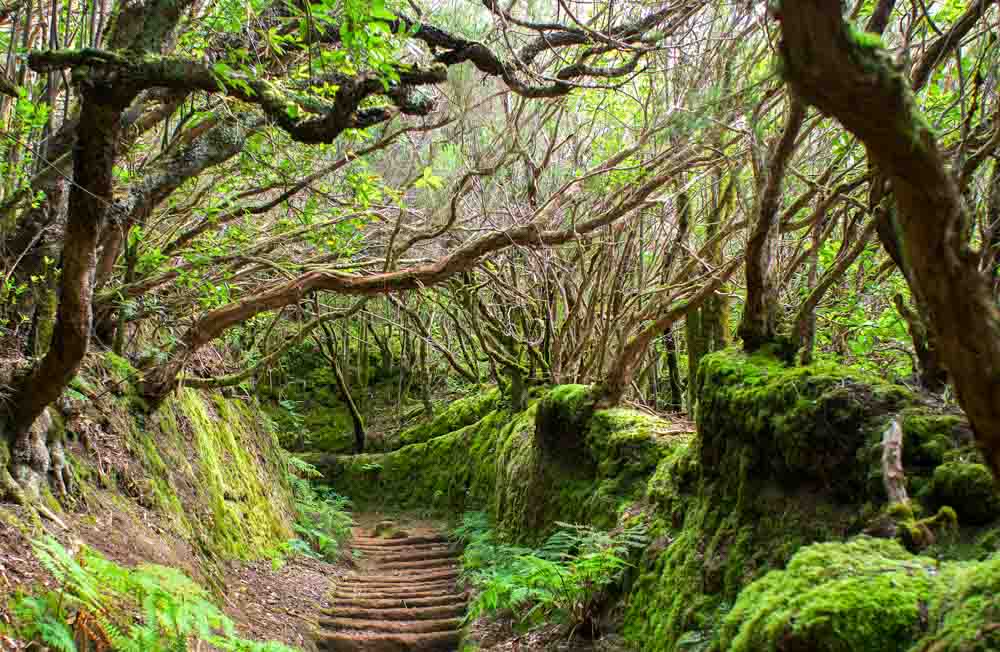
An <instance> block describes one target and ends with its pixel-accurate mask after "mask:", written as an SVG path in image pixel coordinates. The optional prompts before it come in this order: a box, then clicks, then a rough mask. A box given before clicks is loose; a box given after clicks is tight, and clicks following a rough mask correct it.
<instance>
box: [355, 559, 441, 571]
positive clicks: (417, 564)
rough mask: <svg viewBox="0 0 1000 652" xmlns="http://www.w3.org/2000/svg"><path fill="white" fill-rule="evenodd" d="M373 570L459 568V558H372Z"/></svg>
mask: <svg viewBox="0 0 1000 652" xmlns="http://www.w3.org/2000/svg"><path fill="white" fill-rule="evenodd" d="M371 568H372V570H375V571H377V572H383V571H404V570H458V560H457V559H454V558H452V559H418V560H416V561H388V559H387V560H386V561H382V560H372V562H371Z"/></svg>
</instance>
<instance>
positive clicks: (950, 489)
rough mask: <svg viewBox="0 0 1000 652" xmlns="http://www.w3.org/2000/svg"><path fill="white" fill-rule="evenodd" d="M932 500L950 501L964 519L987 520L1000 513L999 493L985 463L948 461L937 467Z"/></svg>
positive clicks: (973, 521) (970, 521)
mask: <svg viewBox="0 0 1000 652" xmlns="http://www.w3.org/2000/svg"><path fill="white" fill-rule="evenodd" d="M930 498H931V500H932V501H933V502H934V503H936V504H939V505H950V506H951V507H953V508H954V509H955V511H956V512H957V513H958V517H959V520H960V521H962V522H963V523H970V524H982V523H988V522H989V521H991V520H993V519H994V518H997V517H998V516H1000V494H998V493H997V490H996V485H995V484H994V480H993V474H992V473H990V470H989V469H988V468H987V467H986V466H985V465H984V464H977V463H968V462H946V463H944V464H942V465H940V466H938V467H937V468H935V469H934V477H933V480H932V484H931V488H930Z"/></svg>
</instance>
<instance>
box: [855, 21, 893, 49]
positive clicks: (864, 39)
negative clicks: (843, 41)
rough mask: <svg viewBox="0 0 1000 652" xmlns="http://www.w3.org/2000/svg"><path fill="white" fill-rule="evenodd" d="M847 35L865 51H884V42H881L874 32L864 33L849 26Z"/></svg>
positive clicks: (879, 36) (880, 37)
mask: <svg viewBox="0 0 1000 652" xmlns="http://www.w3.org/2000/svg"><path fill="white" fill-rule="evenodd" d="M848 34H849V35H850V36H851V38H852V39H853V41H854V42H855V43H856V44H857V45H858V46H859V47H861V48H863V49H866V50H884V49H885V41H883V40H882V36H881V35H879V34H875V33H874V32H865V31H862V30H860V29H857V28H855V27H853V26H850V28H849V30H848Z"/></svg>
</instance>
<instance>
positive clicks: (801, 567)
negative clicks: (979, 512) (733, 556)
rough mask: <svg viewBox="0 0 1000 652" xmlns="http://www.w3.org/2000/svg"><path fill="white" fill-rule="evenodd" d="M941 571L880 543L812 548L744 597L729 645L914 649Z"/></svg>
mask: <svg viewBox="0 0 1000 652" xmlns="http://www.w3.org/2000/svg"><path fill="white" fill-rule="evenodd" d="M936 566H937V564H936V563H935V561H934V560H933V559H930V558H925V557H914V556H912V555H911V554H910V553H908V552H906V551H905V550H904V549H903V548H902V547H901V546H900V545H899V544H897V543H895V542H892V541H886V540H880V539H869V538H861V539H856V540H854V541H850V542H848V543H843V544H840V543H821V544H816V545H813V546H809V547H807V548H804V549H803V550H802V551H801V552H799V553H798V554H797V555H796V556H795V557H794V558H793V559H792V561H791V562H790V563H789V564H788V568H787V569H786V570H782V571H772V572H771V573H768V574H767V575H765V576H764V577H763V578H762V579H760V580H758V581H757V582H754V583H753V584H751V585H750V586H749V587H747V589H746V590H744V591H743V592H742V593H741V594H740V597H739V600H738V601H737V602H736V604H735V606H734V607H733V610H732V612H731V613H730V614H729V616H728V617H727V618H726V620H725V622H724V624H723V627H722V633H721V647H722V648H723V649H726V650H731V651H732V652H743V651H747V652H750V651H752V652H765V651H769V650H815V651H816V652H852V651H854V650H882V651H885V652H893V651H900V652H901V651H903V650H907V649H908V648H909V645H910V642H912V641H913V640H914V639H915V638H916V637H917V636H918V635H919V632H920V619H921V615H920V611H921V602H922V600H924V599H925V597H926V596H927V595H928V594H929V593H930V591H931V588H932V586H933V581H934V575H935V574H936Z"/></svg>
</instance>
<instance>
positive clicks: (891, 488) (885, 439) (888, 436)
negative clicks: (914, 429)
mask: <svg viewBox="0 0 1000 652" xmlns="http://www.w3.org/2000/svg"><path fill="white" fill-rule="evenodd" d="M882 484H883V486H884V487H885V495H886V496H887V497H888V499H889V504H890V505H896V504H900V505H909V504H910V496H909V495H908V494H907V493H906V474H905V473H904V472H903V429H902V428H901V427H900V425H899V419H898V418H893V419H892V421H890V422H889V425H888V426H887V427H886V429H885V432H883V433H882Z"/></svg>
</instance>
